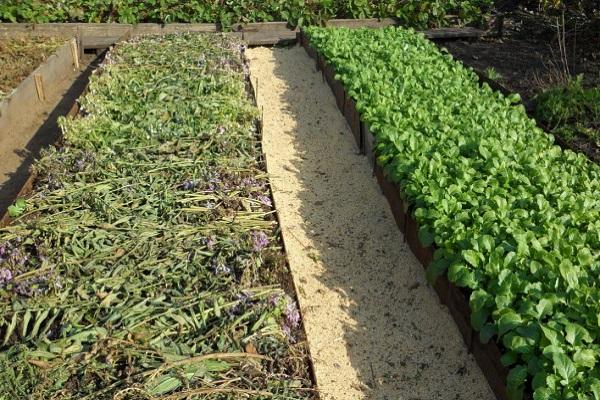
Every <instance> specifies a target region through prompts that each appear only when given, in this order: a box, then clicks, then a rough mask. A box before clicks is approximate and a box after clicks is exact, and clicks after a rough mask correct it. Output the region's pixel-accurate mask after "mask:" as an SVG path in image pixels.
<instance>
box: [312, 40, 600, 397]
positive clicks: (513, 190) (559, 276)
mask: <svg viewBox="0 0 600 400" xmlns="http://www.w3.org/2000/svg"><path fill="white" fill-rule="evenodd" d="M307 33H308V35H309V36H310V41H311V43H312V45H313V46H314V47H315V48H316V49H317V51H318V52H319V53H321V54H322V55H323V56H324V58H325V59H326V60H327V61H328V62H329V63H330V64H332V65H333V66H334V67H335V69H336V70H337V72H338V78H339V79H340V80H341V81H342V82H343V83H344V85H345V87H346V88H347V90H348V92H349V93H350V95H352V97H353V98H354V99H356V101H357V109H358V111H359V112H360V113H361V115H362V116H363V119H364V121H365V122H367V123H368V124H369V125H370V128H371V130H372V132H374V135H375V138H376V151H377V154H378V162H379V163H380V165H382V166H383V167H384V170H385V172H386V174H387V176H388V177H389V178H390V179H392V180H393V181H395V182H397V183H398V184H399V185H400V186H401V187H402V189H403V193H404V195H405V196H406V198H407V200H408V201H409V202H410V204H412V206H413V212H414V215H415V217H416V219H417V221H418V222H419V224H420V226H421V231H420V232H419V235H420V239H421V241H422V242H423V243H424V244H425V245H430V244H435V246H436V251H435V260H434V261H433V262H432V264H431V265H430V266H429V268H428V275H429V277H430V278H433V279H434V278H435V277H437V276H439V275H440V274H443V273H447V275H448V277H449V279H450V280H451V281H452V282H454V283H455V284H457V285H459V286H461V287H465V288H468V289H470V290H471V297H470V305H471V309H472V316H471V322H472V325H473V327H474V328H475V329H476V330H477V331H479V332H480V336H481V339H482V340H483V341H484V342H486V341H488V340H490V339H493V340H497V341H499V342H500V343H501V345H502V346H503V348H504V350H505V351H504V355H503V357H502V362H503V363H504V364H505V365H507V366H510V368H511V369H510V374H509V376H508V389H509V392H510V394H511V397H512V398H514V399H519V398H521V397H522V395H523V392H524V390H525V388H526V387H528V388H530V391H531V392H533V394H534V398H535V399H536V400H542V399H546V400H547V399H578V400H581V399H600V328H599V325H600V290H599V282H600V167H599V166H598V165H596V164H593V163H590V162H589V160H587V159H586V158H585V157H584V156H581V155H578V154H575V153H573V152H571V151H562V150H561V149H560V148H559V147H558V146H555V145H554V144H553V138H552V137H551V136H549V135H547V134H545V133H544V132H543V131H541V130H540V129H539V128H537V127H536V124H535V121H533V120H531V119H529V118H528V117H527V116H526V113H525V111H524V108H523V107H522V106H521V105H519V99H518V96H511V97H510V98H505V97H504V96H503V95H501V94H499V93H496V92H494V91H492V90H491V89H490V88H489V86H487V85H484V86H483V87H480V85H479V84H478V79H477V77H476V75H475V74H474V73H473V72H472V71H470V70H469V69H467V68H465V67H463V66H462V65H461V64H460V63H458V62H456V61H454V60H453V59H452V57H451V56H450V55H449V54H447V52H445V51H444V50H442V51H440V50H439V49H438V48H437V47H436V46H435V45H434V44H433V43H432V42H430V41H428V40H426V39H425V38H424V37H422V36H421V35H418V34H415V33H414V32H413V31H411V30H405V29H396V28H389V29H385V30H365V29H363V30H347V29H338V30H334V29H322V28H309V29H308V30H307Z"/></svg>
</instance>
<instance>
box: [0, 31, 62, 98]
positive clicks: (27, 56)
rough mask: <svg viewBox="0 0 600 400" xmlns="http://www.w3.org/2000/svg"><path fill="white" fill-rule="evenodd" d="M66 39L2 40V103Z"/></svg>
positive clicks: (0, 52) (0, 86)
mask: <svg viewBox="0 0 600 400" xmlns="http://www.w3.org/2000/svg"><path fill="white" fill-rule="evenodd" d="M64 42H65V39H59V38H46V37H31V38H2V40H0V101H1V100H2V99H3V98H4V97H6V96H8V95H9V94H10V93H11V92H12V90H13V89H14V88H16V87H17V86H18V85H19V83H21V81H22V80H23V79H25V78H27V76H28V75H29V74H30V73H32V72H33V71H34V70H35V69H36V68H37V67H38V66H39V65H40V64H41V63H42V62H43V61H44V60H45V59H46V58H48V57H49V56H50V55H52V53H54V52H55V51H56V49H58V48H59V47H60V46H61V45H62V44H63V43H64Z"/></svg>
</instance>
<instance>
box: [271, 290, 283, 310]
mask: <svg viewBox="0 0 600 400" xmlns="http://www.w3.org/2000/svg"><path fill="white" fill-rule="evenodd" d="M280 300H281V295H280V294H279V293H277V294H274V295H272V296H271V297H269V304H270V305H271V306H273V307H276V306H277V305H278V304H279V301H280Z"/></svg>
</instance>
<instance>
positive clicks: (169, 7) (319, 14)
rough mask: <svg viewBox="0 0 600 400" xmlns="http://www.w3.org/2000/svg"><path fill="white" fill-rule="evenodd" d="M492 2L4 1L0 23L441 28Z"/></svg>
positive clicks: (476, 16)
mask: <svg viewBox="0 0 600 400" xmlns="http://www.w3.org/2000/svg"><path fill="white" fill-rule="evenodd" d="M492 4H493V2H492V0H464V1H454V0H451V1H448V0H434V1H420V0H409V1H403V2H398V1H395V0H381V1H374V0H313V1H306V0H267V1H264V0H230V1H213V0H192V1H184V2H182V1H178V0H145V1H133V0H122V1H103V0H60V1H59V0H46V1H42V0H5V1H3V2H2V4H0V21H10V22H37V23H40V22H121V23H138V22H161V23H169V22H219V23H221V24H222V25H223V26H224V27H225V28H227V27H230V26H231V25H232V24H234V23H244V22H260V21H288V22H289V23H290V24H292V25H294V26H296V25H310V24H320V23H322V22H323V21H326V20H328V19H332V18H384V17H397V18H399V19H400V20H401V22H402V23H403V24H408V25H411V26H415V27H420V28H424V27H431V26H443V25H446V24H447V20H446V18H445V17H446V15H448V14H458V15H459V16H460V18H461V21H462V22H463V23H465V24H467V23H479V22H481V21H482V19H483V18H484V17H485V15H486V14H487V13H488V12H489V10H490V9H491V6H492Z"/></svg>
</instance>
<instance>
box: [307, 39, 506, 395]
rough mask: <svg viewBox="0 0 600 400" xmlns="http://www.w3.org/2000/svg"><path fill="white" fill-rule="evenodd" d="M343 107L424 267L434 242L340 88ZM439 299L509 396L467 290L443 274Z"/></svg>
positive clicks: (494, 383)
mask: <svg viewBox="0 0 600 400" xmlns="http://www.w3.org/2000/svg"><path fill="white" fill-rule="evenodd" d="M300 35H301V36H300V43H301V45H302V46H303V47H304V48H305V49H306V52H307V54H308V55H309V56H310V57H311V58H313V59H315V62H316V63H317V66H320V67H321V69H322V70H323V74H324V76H329V77H331V76H335V70H334V68H333V67H332V66H330V65H328V64H327V63H326V62H325V60H324V59H323V58H322V57H321V56H320V55H319V54H318V53H317V51H316V50H315V49H314V48H312V47H311V46H310V41H309V39H308V38H307V37H306V35H305V34H304V32H302V33H301V34H300ZM326 81H327V82H328V83H329V85H330V87H331V89H332V91H333V93H334V95H335V96H336V101H340V100H341V99H340V97H341V95H340V94H339V88H337V85H339V84H341V83H340V82H339V81H335V79H333V81H334V82H331V79H330V78H329V79H326ZM343 98H344V107H343V114H344V116H345V117H346V120H347V121H348V125H349V126H350V127H351V129H352V131H353V134H354V135H355V138H356V132H355V130H356V129H357V128H356V125H357V120H358V131H359V137H360V138H359V139H357V145H358V148H359V150H360V151H361V152H363V154H366V155H367V156H368V157H369V159H370V162H371V164H372V167H373V172H374V175H375V177H376V178H377V181H378V183H379V185H380V187H381V190H382V192H383V194H384V195H385V197H386V199H387V201H388V204H389V205H390V208H391V211H392V214H393V216H394V219H395V220H396V224H397V225H398V228H399V229H400V230H401V231H402V233H403V234H404V239H405V241H406V242H407V244H408V246H409V247H410V249H411V251H412V252H413V253H414V255H415V257H417V259H418V260H419V262H420V263H421V265H422V266H423V267H424V268H427V266H428V265H429V263H431V261H433V255H434V252H435V248H434V247H433V246H430V247H423V245H422V244H421V242H420V240H419V235H418V232H419V225H418V223H417V221H416V220H415V219H414V217H413V215H412V212H411V205H410V203H409V202H408V201H407V200H406V199H405V197H404V195H403V191H402V188H401V187H400V186H399V185H397V184H396V183H393V182H391V181H390V180H389V179H388V178H387V177H386V176H385V173H384V171H383V170H382V169H381V167H380V166H379V165H377V163H376V162H375V153H374V138H373V135H372V134H371V133H370V131H369V129H368V125H367V124H366V123H364V122H363V121H362V119H361V116H360V113H359V112H358V111H357V110H356V102H355V101H354V99H352V98H351V96H349V95H348V93H347V91H346V90H345V89H344V91H343ZM433 288H434V289H435V291H436V293H437V294H438V297H439V299H440V302H441V303H442V304H444V305H446V306H447V307H448V310H449V312H450V314H451V315H452V317H453V319H454V321H455V323H456V325H457V327H458V329H459V331H460V333H461V335H462V337H463V340H464V342H465V344H466V345H467V348H468V349H469V351H470V352H471V353H472V354H473V356H474V357H475V359H476V360H477V363H478V365H479V366H480V368H481V370H482V372H483V374H484V375H485V377H486V379H487V381H488V383H489V385H490V387H491V389H492V391H493V392H494V394H495V395H496V397H497V398H498V400H508V393H507V389H506V386H507V385H506V382H507V376H508V368H506V367H505V366H503V365H502V363H501V362H500V358H501V356H502V353H501V350H500V348H499V346H498V344H497V343H496V342H494V341H493V340H491V341H489V342H488V343H482V342H481V341H480V340H479V333H478V332H476V331H475V330H474V329H473V328H472V327H471V322H470V321H471V309H470V306H469V293H468V291H467V290H464V289H462V288H459V287H457V286H456V285H454V284H453V283H452V282H450V281H449V280H448V278H447V276H446V275H443V276H440V277H439V278H438V279H437V281H436V282H435V284H434V285H433Z"/></svg>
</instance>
